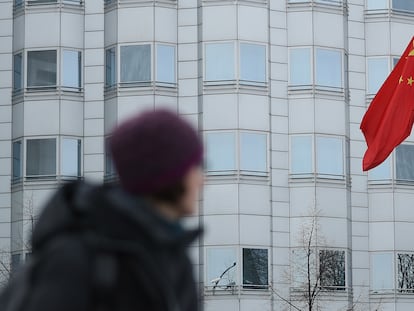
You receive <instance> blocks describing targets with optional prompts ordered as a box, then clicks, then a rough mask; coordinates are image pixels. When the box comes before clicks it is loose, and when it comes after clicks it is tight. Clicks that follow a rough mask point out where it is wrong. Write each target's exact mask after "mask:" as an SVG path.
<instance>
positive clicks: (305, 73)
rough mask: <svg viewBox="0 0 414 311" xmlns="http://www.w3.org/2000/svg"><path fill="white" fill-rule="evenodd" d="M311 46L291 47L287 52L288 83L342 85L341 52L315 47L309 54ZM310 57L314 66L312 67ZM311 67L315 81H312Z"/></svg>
mask: <svg viewBox="0 0 414 311" xmlns="http://www.w3.org/2000/svg"><path fill="white" fill-rule="evenodd" d="M311 53H312V49H311V48H292V49H290V52H289V71H290V72H289V84H290V85H291V86H296V87H299V86H307V85H311V84H315V85H317V86H322V87H332V88H341V87H342V85H343V74H342V71H343V70H342V53H341V52H340V51H338V50H329V49H322V48H317V49H316V50H315V53H314V56H311ZM312 59H314V62H313V63H314V64H315V65H314V66H313V67H312ZM312 68H314V70H315V74H314V76H315V81H314V82H312V79H313V78H312V76H313V75H312Z"/></svg>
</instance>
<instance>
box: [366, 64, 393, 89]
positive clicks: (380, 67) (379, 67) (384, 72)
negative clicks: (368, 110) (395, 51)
mask: <svg viewBox="0 0 414 311" xmlns="http://www.w3.org/2000/svg"><path fill="white" fill-rule="evenodd" d="M387 76H388V58H387V57H382V58H369V59H368V93H369V94H376V93H377V91H378V90H379V88H380V87H381V85H382V84H383V83H384V81H385V79H386V78H387Z"/></svg>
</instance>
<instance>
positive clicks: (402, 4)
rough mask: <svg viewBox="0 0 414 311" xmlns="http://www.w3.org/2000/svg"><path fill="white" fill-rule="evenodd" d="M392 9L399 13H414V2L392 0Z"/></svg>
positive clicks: (409, 0) (410, 0)
mask: <svg viewBox="0 0 414 311" xmlns="http://www.w3.org/2000/svg"><path fill="white" fill-rule="evenodd" d="M392 8H393V9H394V10H399V11H408V12H414V1H412V0H392Z"/></svg>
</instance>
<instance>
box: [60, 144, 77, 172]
mask: <svg viewBox="0 0 414 311" xmlns="http://www.w3.org/2000/svg"><path fill="white" fill-rule="evenodd" d="M80 145H81V141H80V140H78V139H72V138H64V139H62V150H61V159H62V162H61V175H63V176H74V177H77V176H80V171H81V167H80V163H81V161H80V156H81V155H80V151H81V150H80V149H81V148H80Z"/></svg>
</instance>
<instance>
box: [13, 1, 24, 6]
mask: <svg viewBox="0 0 414 311" xmlns="http://www.w3.org/2000/svg"><path fill="white" fill-rule="evenodd" d="M22 4H23V0H14V5H15V6H21V5H22Z"/></svg>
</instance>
